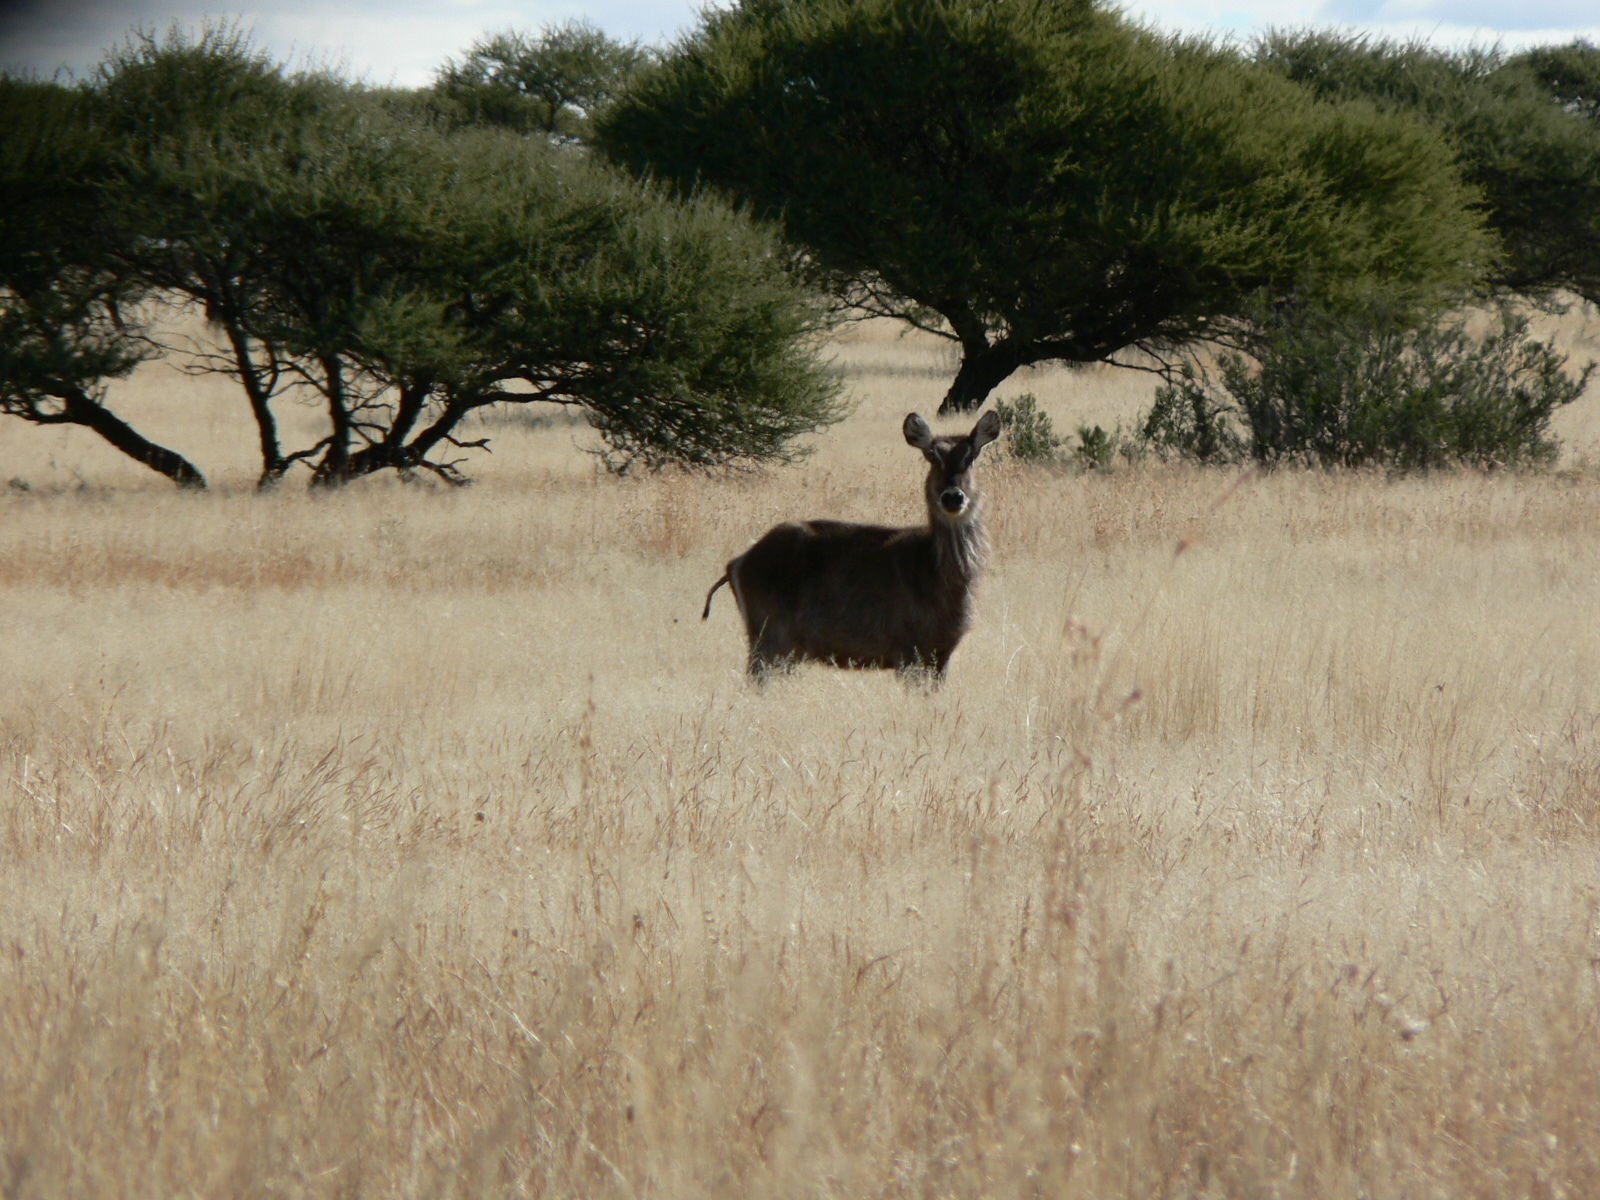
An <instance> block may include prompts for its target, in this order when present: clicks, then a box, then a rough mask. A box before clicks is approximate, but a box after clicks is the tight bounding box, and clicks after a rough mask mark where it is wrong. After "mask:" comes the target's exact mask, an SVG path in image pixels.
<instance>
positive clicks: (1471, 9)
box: [0, 0, 1600, 87]
mask: <svg viewBox="0 0 1600 1200" xmlns="http://www.w3.org/2000/svg"><path fill="white" fill-rule="evenodd" d="M700 7H701V4H700V3H699V0H600V2H599V3H588V4H585V3H572V2H567V0H340V2H339V3H336V4H333V3H319V2H317V0H240V2H239V3H237V4H236V5H232V6H230V5H227V4H219V3H207V2H205V0H192V2H191V0H0V69H4V70H7V71H13V72H16V71H25V72H31V73H34V74H38V75H44V76H49V75H51V74H53V73H54V72H56V71H57V70H58V69H60V68H66V69H67V70H69V71H72V72H74V73H76V74H78V75H82V74H83V73H85V72H86V71H87V70H88V69H89V68H90V67H92V66H93V64H94V63H95V62H96V61H97V60H98V59H99V57H100V55H101V53H102V52H103V51H104V50H105V48H106V47H108V46H110V45H112V44H114V43H115V42H117V41H119V40H120V39H121V38H122V37H123V35H124V34H125V33H126V32H127V31H128V30H129V29H130V28H131V27H132V26H134V25H141V24H142V25H143V26H145V27H146V28H153V29H162V30H164V29H165V28H166V27H167V26H169V25H171V24H172V23H173V22H174V21H177V22H179V23H181V24H184V25H186V26H190V27H193V26H194V25H196V24H197V23H199V22H200V21H201V20H202V19H204V18H208V17H209V18H213V19H215V18H221V19H224V20H231V19H236V20H238V21H239V23H240V24H241V25H242V26H244V27H245V28H247V29H250V30H252V31H253V32H254V36H255V41H256V43H257V44H258V45H260V46H262V47H263V48H265V49H267V50H269V51H270V52H272V53H273V54H274V55H276V56H277V57H279V58H282V59H294V60H297V61H305V60H307V59H309V60H312V61H315V62H318V63H324V64H326V63H334V64H338V65H341V66H342V67H343V68H344V69H345V70H346V71H347V72H348V73H349V74H351V75H353V76H356V77H359V78H363V79H365V80H367V81H368V82H369V83H374V84H398V85H401V86H405V87H415V86H419V85H421V84H425V83H427V82H429V80H430V79H431V78H432V75H433V72H434V70H435V69H436V68H437V67H438V66H439V65H440V63H442V62H443V61H444V60H445V59H446V58H449V57H450V56H452V55H459V54H460V53H461V52H462V51H463V50H464V49H465V48H466V47H467V46H469V45H470V44H471V43H472V42H473V41H474V40H475V39H477V38H478V37H480V36H481V35H482V34H484V33H485V32H496V31H499V30H503V29H521V30H534V29H537V28H538V27H540V26H541V25H544V24H547V23H550V22H557V21H563V20H567V19H569V18H574V17H583V18H587V19H588V20H590V21H592V22H593V23H594V24H596V25H598V26H600V27H601V28H602V29H604V30H605V31H606V32H608V33H610V34H611V35H613V36H615V37H622V38H639V39H641V40H644V41H648V42H659V41H665V40H669V39H671V38H672V37H673V36H675V35H676V34H679V33H682V32H684V31H686V30H687V29H688V28H690V27H691V26H692V25H693V24H694V21H695V13H696V12H697V11H698V10H699V9H700ZM1127 11H1128V12H1129V13H1130V14H1131V15H1133V16H1135V17H1137V18H1139V19H1141V20H1144V21H1147V22H1149V23H1151V24H1154V25H1156V26H1158V27H1159V28H1162V29H1167V30H1174V31H1184V32H1191V33H1198V32H1210V33H1213V34H1228V35H1235V36H1239V37H1248V36H1250V35H1251V34H1253V33H1257V32H1260V31H1262V30H1264V29H1267V28H1268V27H1277V28H1302V27H1305V26H1308V25H1316V26H1338V27H1342V28H1346V29H1358V30H1363V31H1366V32H1370V33H1374V34H1379V35H1385V36H1390V37H1399V38H1409V37H1413V36H1418V35H1420V36H1422V37H1424V38H1427V39H1429V40H1431V41H1434V42H1437V43H1440V44H1444V45H1463V44H1467V43H1476V44H1479V45H1492V44H1495V43H1499V44H1501V45H1504V46H1506V47H1508V48H1516V47H1521V46H1527V45H1537V44H1540V43H1546V42H1565V41H1570V40H1571V39H1572V38H1574V37H1585V38H1587V39H1589V40H1590V41H1596V42H1600V0H1523V2H1522V3H1515V4H1513V3H1507V0H1309V2H1307V0H1135V2H1133V3H1130V4H1128V5H1127Z"/></svg>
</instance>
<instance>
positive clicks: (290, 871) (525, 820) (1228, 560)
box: [0, 327, 1600, 1198]
mask: <svg viewBox="0 0 1600 1200" xmlns="http://www.w3.org/2000/svg"><path fill="white" fill-rule="evenodd" d="M1574 332H1575V335H1576V336H1578V337H1579V338H1582V337H1583V336H1584V335H1585V331H1584V330H1583V329H1582V328H1576V327H1575V328H1574ZM841 355H842V359H843V361H844V362H845V364H846V366H847V368H848V369H849V370H850V371H851V372H852V377H853V380H854V383H855V387H856V392H857V394H858V396H859V397H860V400H861V404H860V409H859V411H858V413H857V415H856V416H855V417H854V418H853V419H852V420H851V421H850V422H848V423H847V424H846V425H844V426H842V427H841V428H839V429H838V430H835V431H834V432H832V433H830V434H829V435H828V436H827V437H826V438H824V439H822V441H821V446H820V450H819V453H818V454H817V456H816V458H815V459H814V460H813V461H812V463H811V464H810V465H809V466H807V467H805V468H802V469H795V470H785V471H779V472H773V473H771V474H766V475H761V476H755V477H749V478H743V479H736V480H733V481H731V482H720V483H717V482H707V481H703V480H698V479H693V478H686V477H679V476H664V477H660V478H652V479H643V480H633V481H622V482H618V481H614V480H610V479H606V478H603V477H598V476H596V475H595V474H594V473H593V470H592V464H591V463H590V462H589V461H588V460H587V459H585V458H584V456H582V455H581V454H579V453H577V452H576V451H575V450H574V445H573V443H574V441H575V440H577V441H579V442H581V440H582V438H583V436H584V434H583V431H582V430H581V427H575V426H572V425H570V424H567V423H563V422H559V421H558V422H554V423H546V424H544V425H535V424H530V423H528V422H526V421H518V420H514V419H504V420H502V421H501V422H500V423H499V427H498V428H496V429H495V430H493V431H492V432H493V433H494V435H495V437H496V449H497V453H496V455H495V456H494V457H493V458H492V459H489V460H486V461H484V462H482V463H481V464H479V465H478V467H477V474H478V475H479V477H480V479H481V480H482V482H481V483H480V484H479V486H477V487H475V488H472V489H469V490H467V491H464V492H442V491H438V490H434V489H431V488H427V487H407V486H402V485H400V484H397V483H395V482H392V481H385V480H375V481H370V482H368V483H366V484H363V485H361V486H359V487H356V488H353V489H351V490H349V491H348V492H347V493H346V494H343V495H338V496H333V497H322V498H317V499H312V498H308V497H305V496H303V495H299V494H296V493H294V492H286V493H285V494H282V495H279V496H275V497H270V498H257V497H255V496H253V495H250V494H249V493H248V488H247V482H248V478H249V471H250V457H249V443H248V438H247V437H246V436H245V431H244V429H243V422H242V420H240V418H241V417H242V415H243V414H242V401H240V400H238V399H237V398H236V397H235V396H233V395H232V394H231V393H228V392H226V391H225V390H223V389H221V388H212V387H211V386H210V385H208V384H205V383H196V382H194V381H190V380H185V379H182V378H181V377H177V376H175V375H172V374H170V373H168V372H165V371H164V370H162V369H161V368H153V369H148V370H147V371H146V372H145V373H144V374H143V375H141V376H140V377H139V378H137V379H135V380H134V381H132V383H130V384H129V385H128V387H127V388H126V389H125V394H124V395H123V396H122V397H121V398H120V399H119V406H121V407H123V408H125V409H126V410H127V411H129V412H130V413H132V412H135V411H137V412H138V414H139V416H140V418H141V420H142V421H143V423H144V426H145V427H148V428H150V430H151V432H152V433H153V434H156V435H157V436H161V435H163V434H165V435H166V436H168V437H170V438H171V440H172V441H173V442H174V443H175V444H176V445H178V447H179V448H180V449H182V450H184V451H185V452H186V453H189V454H191V455H192V456H193V457H194V458H195V459H196V460H197V461H198V462H199V463H200V465H201V466H202V467H203V468H205V469H206V470H207V471H208V473H209V474H211V475H212V477H213V479H214V481H215V482H217V483H218V484H220V485H221V486H220V487H219V488H218V490H217V491H216V492H214V493H213V494H211V495H207V496H199V497H195V496H180V495H176V494H173V493H172V492H171V491H170V490H168V489H167V488H166V486H165V485H164V484H163V483H162V482H161V481H159V480H157V479H155V477H154V476H149V477H148V478H147V477H146V476H147V475H148V473H141V470H140V469H139V468H135V467H131V466H125V465H124V464H122V463H120V462H118V461H116V460H115V459H114V458H112V457H110V456H108V455H105V454H102V453H101V452H100V450H99V448H98V447H95V446H93V445H90V444H88V443H87V442H84V441H81V440H78V439H77V438H76V437H75V435H73V434H70V433H69V434H65V435H63V434H61V433H58V432H53V431H52V432H41V431H37V430H30V429H26V428H23V427H21V426H20V425H9V426H6V427H0V478H4V477H11V476H18V477H20V478H22V479H24V480H25V481H26V482H27V483H29V485H30V487H31V490H30V491H27V492H22V491H20V490H13V491H11V492H10V493H8V494H5V495H0V622H3V624H0V629H3V630H4V633H3V645H4V647H5V653H4V656H3V658H0V913H3V916H0V1194H3V1195H4V1196H6V1197H13V1196H29V1197H34V1196H37V1197H54V1196H66V1195H72V1196H97V1195H106V1196H157V1195H159V1196H172V1195H198V1196H228V1197H232V1196H250V1195H264V1196H265V1195H271V1196H356V1195H363V1196H391V1195H393V1196H447V1195H460V1196H491V1195H524V1194H534V1195H547V1196H585V1197H596V1196H608V1195H617V1196H659V1197H680V1196H738V1197H745V1196H751V1197H756V1196H769V1195H770V1196H786V1197H787V1196H808V1197H809V1196H825V1195H826V1196H841V1197H859V1196H869V1195H875V1196H877V1195H881V1196H985V1197H988V1196H1014V1195H1015V1196H1022V1195H1030V1196H1032V1195H1039V1196H1052V1197H1056V1196H1083V1197H1096V1198H1100V1197H1121V1196H1127V1197H1154V1196H1163V1197H1169V1196H1170V1197H1187V1196H1194V1197H1200V1196H1214V1197H1223V1196H1226V1197H1256V1196H1260V1197H1268V1196H1271V1197H1345V1196H1349V1197H1356V1196H1365V1197H1375V1198H1376V1197H1435V1196H1438V1197H1463V1196H1483V1197H1510V1196H1517V1197H1533V1196H1537V1197H1552V1198H1553V1197H1558V1196H1566V1197H1584V1196H1594V1195H1597V1194H1600V1139H1597V1134H1600V1030H1597V1027H1596V1020H1597V1016H1600V986H1597V978H1596V964H1597V962H1600V926H1597V913H1600V622H1597V621H1596V619H1595V614H1596V613H1597V612H1600V538H1597V537H1596V533H1597V531H1600V477H1597V475H1596V474H1595V472H1594V470H1593V469H1592V468H1590V467H1588V466H1585V465H1583V463H1582V462H1581V461H1580V458H1581V451H1580V454H1578V455H1573V456H1571V457H1570V459H1569V469H1568V470H1566V471H1564V472H1562V473H1557V474H1550V475H1544V476H1522V475H1498V476H1479V475H1452V476H1439V477H1434V478H1423V479H1409V480H1399V481H1386V480H1384V479H1382V478H1379V477H1376V476H1369V475H1350V474H1343V475H1341V474H1309V473H1308V474H1299V473H1282V474H1278V475H1274V476H1270V477H1265V478H1259V479H1251V480H1247V481H1245V482H1243V483H1241V484H1239V485H1237V486H1236V487H1235V486H1234V485H1233V482H1232V481H1231V480H1230V479H1227V478H1223V477H1221V476H1218V475H1215V474H1209V473H1203V472H1194V471H1189V470H1181V469H1176V468H1166V467H1156V466H1144V467H1138V468H1129V469H1124V470H1122V471H1119V472H1117V473H1114V474H1111V475H1108V476H1103V475H1071V474H1049V473H1039V472H1030V471H1025V470H1022V469H1019V468H1017V467H1015V466H1013V465H1010V464H1007V463H1005V462H1004V461H1003V460H1002V461H1000V462H997V463H996V464H994V465H993V466H992V467H991V468H990V470H989V472H988V475H987V481H988V486H989V491H990V512H991V530H992V540H993V543H994V546H995V561H994V566H993V571H992V574H991V576H990V578H989V580H988V581H987V584H986V587H985V591H984V595H983V599H982V603H981V608H980V615H979V619H978V624H977V627H976V629H975V630H974V632H973V634H972V635H971V636H970V638H969V640H968V641H967V642H966V643H965V644H964V645H963V646H962V648H961V650H960V651H959V653H958V654H957V655H956V658H955V662H954V665H953V667H952V670H951V676H950V679H949V682H948V683H947V685H946V686H945V688H944V689H943V690H941V691H939V692H935V693H929V692H926V691H922V690H917V689H914V688H911V689H908V688H905V687H902V686H901V685H899V684H898V683H896V682H895V680H894V679H893V678H891V677H889V676H886V675H866V674H847V673H842V672H835V671H828V670H823V669H812V670H806V671H802V672H800V673H798V674H797V675H796V676H795V677H793V678H790V679H786V680H782V681H779V682H778V683H776V684H775V685H774V686H772V687H771V688H769V689H768V690H767V691H766V693H765V694H760V693H755V692H753V691H751V690H749V689H747V688H746V686H745V685H744V683H743V681H742V679H741V678H740V674H739V668H740V665H741V663H742V658H743V647H742V639H741V637H740V634H739V632H738V625H737V620H736V618H735V616H734V613H733V608H732V605H731V604H730V603H729V602H728V600H727V598H726V596H725V595H724V596H719V597H718V606H717V608H716V609H714V610H713V613H712V619H711V620H710V622H708V623H705V624H702V623H701V622H700V621H699V620H698V616H699V608H700V604H701V601H702V597H703V596H704V592H705V589H706V587H708V586H709V585H710V583H711V581H712V580H713V579H715V578H716V576H717V574H718V573H719V572H720V570H721V566H722V563H723V561H724V560H725V559H726V558H727V557H729V556H730V555H731V554H732V553H735V552H736V551H737V550H739V549H740V548H741V547H742V546H743V545H744V544H745V543H746V542H747V540H748V539H749V538H751V537H752V536H754V535H756V534H758V533H760V532H761V531H762V530H763V529H764V528H766V527H767V526H768V525H769V524H771V523H772V522H774V521H776V520H779V519H782V518H785V517H790V516H795V515H832V516H842V517H860V518H871V519H893V520H912V519H914V518H915V516H916V511H917V504H918V491H919V487H918V485H919V468H918V464H917V460H916V456H915V455H914V454H913V453H912V452H911V451H909V450H907V449H906V447H905V446H904V445H903V444H902V443H901V441H900V437H899V433H898V428H899V418H900V416H901V415H903V413H904V412H905V411H906V410H907V409H908V408H912V407H918V408H921V409H922V411H924V412H929V411H931V409H932V407H933V406H934V405H935V404H936V403H937V399H938V396H939V393H940V390H941V384H942V374H941V373H940V372H938V371H936V370H930V367H935V366H937V358H936V352H935V351H932V350H930V349H929V348H928V347H927V346H926V345H925V344H923V343H920V342H917V341H900V340H895V339H892V338H889V337H886V336H885V335H884V334H883V333H882V332H881V331H876V330H868V331H864V332H863V333H862V334H860V335H858V336H857V337H856V339H855V340H853V341H851V342H848V343H846V344H845V345H843V346H842V347H841ZM1022 390H1033V391H1035V392H1037V393H1038V394H1039V395H1040V397H1041V399H1042V400H1043V401H1044V403H1045V407H1046V408H1047V409H1048V410H1049V411H1051V413H1052V415H1054V416H1055V417H1056V421H1057V425H1058V427H1062V428H1064V429H1067V430H1070V429H1072V428H1074V427H1075V426H1076V424H1078V423H1080V422H1085V421H1086V422H1090V423H1094V422H1098V423H1101V424H1105V425H1107V426H1108V427H1109V426H1110V425H1111V424H1113V423H1114V422H1115V420H1117V419H1119V418H1120V419H1122V420H1123V421H1124V422H1127V421H1131V419H1132V417H1133V415H1134V413H1135V412H1136V411H1137V409H1138V408H1139V406H1140V404H1141V403H1142V402H1143V397H1144V395H1145V394H1146V393H1147V390H1148V387H1147V384H1146V383H1145V382H1144V381H1143V380H1141V379H1139V378H1134V379H1133V381H1132V382H1131V383H1130V382H1128V381H1127V380H1125V379H1122V378H1119V377H1118V376H1117V375H1116V374H1115V373H1113V372H1086V373H1076V374H1069V373H1066V372H1054V373H1040V374H1037V375H1035V376H1034V377H1032V378H1028V379H1021V380H1018V381H1015V383H1014V384H1013V386H1012V387H1011V388H1010V389H1008V394H1012V393H1014V392H1016V391H1022ZM1597 405H1600V396H1597V395H1596V394H1594V393H1591V395H1590V396H1589V397H1587V398H1586V399H1585V400H1584V401H1582V402H1580V404H1579V405H1576V406H1574V408H1573V410H1571V411H1569V412H1567V413H1566V414H1564V415H1563V418H1562V419H1563V421H1564V423H1565V425H1564V429H1563V432H1564V433H1565V434H1566V436H1567V438H1568V440H1569V443H1571V444H1574V445H1578V446H1580V447H1581V446H1583V445H1595V444H1600V443H1597V442H1596V440H1595V439H1596V434H1597V433H1600V413H1597V411H1596V406H1597ZM308 419H309V418H308ZM1585 439H1587V441H1586V440H1585ZM1179 547H1184V549H1183V551H1182V552H1181V553H1175V551H1176V550H1177V548H1179Z"/></svg>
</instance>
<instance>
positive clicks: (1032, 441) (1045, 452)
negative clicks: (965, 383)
mask: <svg viewBox="0 0 1600 1200" xmlns="http://www.w3.org/2000/svg"><path fill="white" fill-rule="evenodd" d="M994 410H995V412H997V413H999V414H1000V421H1001V424H1003V425H1004V426H1005V430H1006V448H1007V449H1008V450H1010V451H1011V456H1012V457H1013V458H1019V459H1021V460H1022V461H1023V462H1031V463H1043V462H1053V461H1055V458H1056V455H1057V452H1058V451H1059V450H1060V449H1061V445H1062V439H1061V438H1060V437H1058V436H1057V435H1056V431H1055V427H1054V426H1053V425H1052V424H1051V423H1050V414H1049V413H1047V412H1043V411H1041V410H1040V408H1039V400H1038V398H1037V397H1036V396H1034V394H1033V393H1032V392H1024V393H1022V395H1020V396H1018V397H1017V398H1016V399H1015V400H1014V401H1012V402H1010V403H1007V402H1006V401H1004V400H997V401H996V402H995V406H994Z"/></svg>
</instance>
